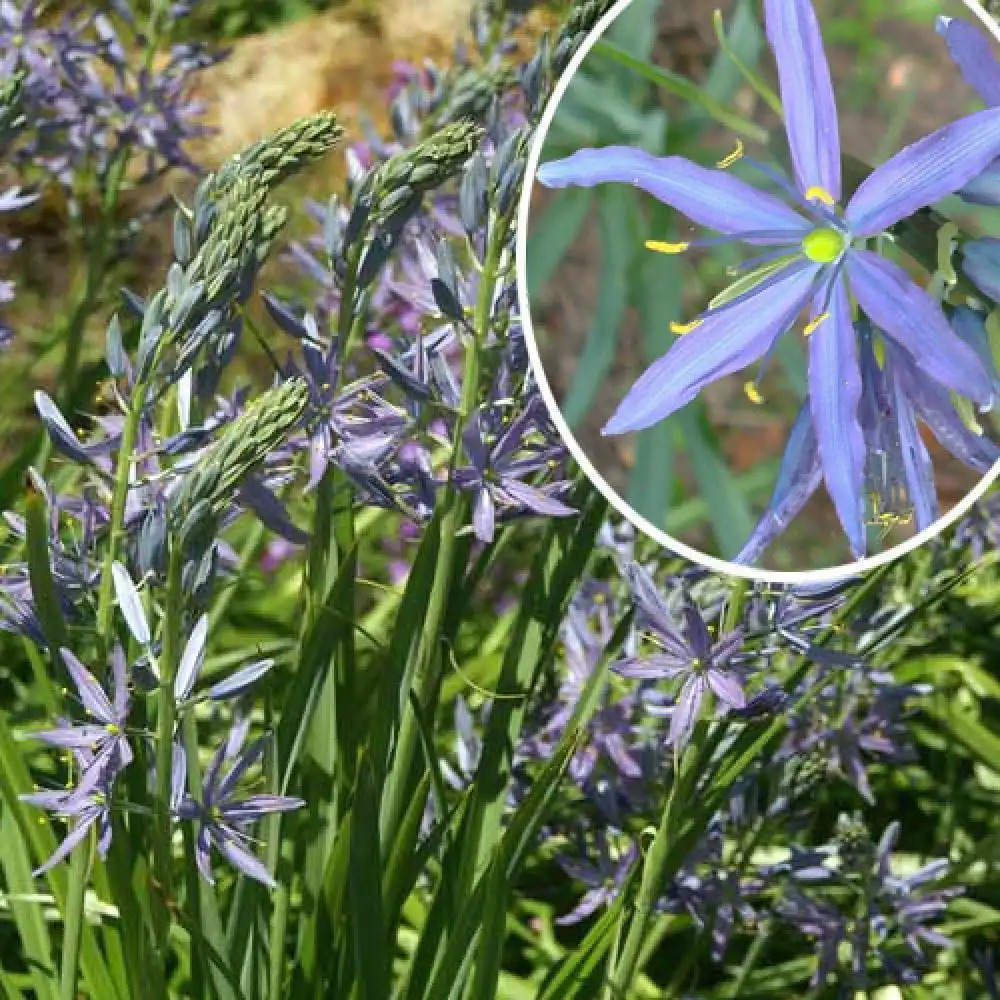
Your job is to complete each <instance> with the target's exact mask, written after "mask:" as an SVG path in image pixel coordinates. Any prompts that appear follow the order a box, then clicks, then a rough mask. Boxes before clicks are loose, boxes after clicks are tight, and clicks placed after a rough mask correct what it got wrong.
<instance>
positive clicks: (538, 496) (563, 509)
mask: <svg viewBox="0 0 1000 1000" xmlns="http://www.w3.org/2000/svg"><path fill="white" fill-rule="evenodd" d="M500 486H501V489H502V490H503V492H504V493H506V494H507V495H508V496H509V497H510V498H511V499H512V500H513V501H514V502H515V503H518V504H520V505H521V506H522V507H524V508H525V509H526V510H528V511H530V512H531V513H533V514H541V515H543V516H545V517H571V516H572V515H573V514H576V513H577V512H576V511H575V510H574V509H573V508H572V507H567V506H566V504H564V503H563V502H562V501H560V500H557V499H556V498H555V497H552V496H549V494H548V493H546V492H545V491H544V490H540V489H538V488H537V487H536V486H530V485H529V484H528V483H522V482H521V481H520V480H519V479H511V478H508V477H504V478H503V479H502V480H501V482H500Z"/></svg>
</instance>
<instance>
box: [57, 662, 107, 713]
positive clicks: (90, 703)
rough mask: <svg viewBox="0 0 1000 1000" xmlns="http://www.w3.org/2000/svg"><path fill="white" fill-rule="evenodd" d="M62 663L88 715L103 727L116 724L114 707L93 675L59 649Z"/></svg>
mask: <svg viewBox="0 0 1000 1000" xmlns="http://www.w3.org/2000/svg"><path fill="white" fill-rule="evenodd" d="M59 652H60V653H61V654H62V658H63V663H65V664H66V669H67V670H68V671H69V675H70V677H72V678H73V684H74V686H75V687H76V690H77V691H78V692H79V694H80V701H81V702H82V704H83V707H84V710H85V711H86V712H87V714H88V715H90V716H92V717H93V718H95V719H97V721H98V722H103V723H104V724H105V725H110V724H111V723H114V722H117V716H116V715H115V710H114V707H113V706H112V704H111V702H110V701H109V700H108V696H107V695H106V694H105V693H104V689H103V688H102V687H101V685H100V684H98V683H97V680H96V679H95V677H94V675H93V674H92V673H91V672H90V671H89V670H88V669H87V668H86V667H85V666H84V665H83V664H82V663H81V662H80V661H79V660H78V659H77V658H76V656H74V654H73V653H72V652H71V651H70V650H68V649H60V650H59Z"/></svg>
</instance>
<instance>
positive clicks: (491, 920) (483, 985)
mask: <svg viewBox="0 0 1000 1000" xmlns="http://www.w3.org/2000/svg"><path fill="white" fill-rule="evenodd" d="M499 855H500V848H499V847H498V848H497V849H496V851H495V852H494V855H493V860H492V861H491V862H490V869H489V872H488V873H487V875H486V898H485V900H484V903H483V910H484V913H483V921H482V927H481V929H480V931H479V947H478V948H477V949H476V972H475V976H474V978H473V980H472V993H471V994H470V996H471V1000H495V998H496V995H497V983H498V981H499V979H500V965H501V963H502V961H503V946H504V941H505V940H506V936H507V872H506V870H505V868H504V865H503V864H502V863H501V859H500V857H499Z"/></svg>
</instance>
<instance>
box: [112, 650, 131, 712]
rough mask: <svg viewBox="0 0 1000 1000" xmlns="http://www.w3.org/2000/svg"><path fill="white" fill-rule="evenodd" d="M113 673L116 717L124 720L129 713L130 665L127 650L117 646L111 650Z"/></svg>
mask: <svg viewBox="0 0 1000 1000" xmlns="http://www.w3.org/2000/svg"><path fill="white" fill-rule="evenodd" d="M111 675H112V677H113V678H114V704H115V717H116V718H117V720H118V722H119V723H121V722H122V721H124V719H125V716H126V714H127V713H128V705H129V694H128V665H127V664H126V662H125V650H123V649H122V648H121V646H115V648H114V649H112V650H111Z"/></svg>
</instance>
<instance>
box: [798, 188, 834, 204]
mask: <svg viewBox="0 0 1000 1000" xmlns="http://www.w3.org/2000/svg"><path fill="white" fill-rule="evenodd" d="M813 198H815V199H816V200H817V201H821V202H823V204H824V205H836V204H837V199H836V198H834V196H833V195H832V194H830V192H829V191H827V189H826V188H825V187H819V186H818V185H817V186H815V187H811V188H809V190H808V191H806V201H812V200H813Z"/></svg>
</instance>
